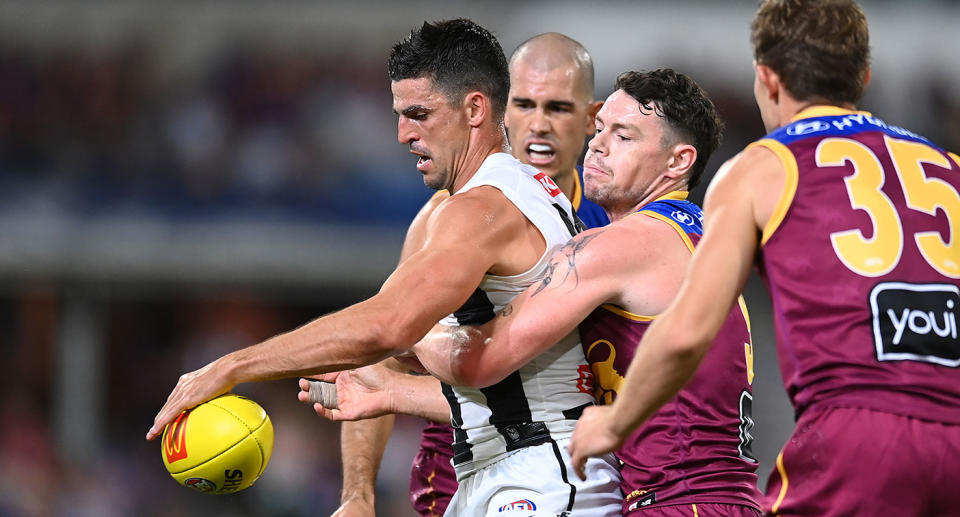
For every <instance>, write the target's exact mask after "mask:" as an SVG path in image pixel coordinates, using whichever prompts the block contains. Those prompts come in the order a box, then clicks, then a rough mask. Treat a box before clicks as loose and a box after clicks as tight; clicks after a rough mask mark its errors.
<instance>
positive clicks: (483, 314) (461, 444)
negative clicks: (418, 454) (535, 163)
mask: <svg viewBox="0 0 960 517" xmlns="http://www.w3.org/2000/svg"><path fill="white" fill-rule="evenodd" d="M481 185H490V186H493V187H496V188H497V189H499V190H500V191H501V192H502V193H503V195H504V196H505V197H506V198H507V199H509V200H510V201H511V202H512V203H513V204H514V205H515V206H516V207H517V208H518V209H519V210H520V211H521V212H522V213H523V214H524V215H525V216H526V217H527V219H528V220H530V221H531V222H532V223H533V224H534V225H535V226H536V227H537V228H538V229H539V230H540V233H541V234H542V235H543V238H544V239H545V240H546V244H547V247H546V251H545V252H544V254H543V256H542V257H541V259H540V261H539V262H538V263H537V264H536V265H535V266H533V267H532V268H531V269H530V270H528V271H526V272H524V273H522V274H519V275H515V276H494V275H485V276H484V278H483V281H482V282H481V283H480V286H479V287H478V288H477V290H476V292H475V293H474V294H473V296H471V297H470V299H469V300H468V301H467V303H466V304H464V306H463V307H461V308H460V309H459V310H458V311H457V312H455V313H454V314H451V315H450V316H448V317H447V318H445V319H444V320H443V321H442V322H441V323H443V324H446V325H477V324H482V323H485V322H487V321H489V320H490V319H492V318H493V317H494V315H495V314H496V313H497V312H499V311H500V310H501V309H502V308H503V307H504V306H505V305H507V304H508V303H510V301H511V300H513V298H514V297H516V295H517V294H519V293H521V292H522V291H523V290H524V289H526V287H527V286H529V285H531V284H532V283H534V282H536V281H538V280H540V278H541V277H542V276H543V274H544V272H545V271H546V269H547V267H548V266H549V263H550V258H551V256H552V255H553V253H554V252H555V251H556V250H558V249H559V248H560V247H561V246H563V245H564V244H566V243H567V241H569V240H570V238H571V237H572V236H573V235H575V234H576V233H578V232H579V231H580V230H581V229H582V228H578V227H577V225H576V223H575V219H574V215H573V209H572V207H571V205H570V202H569V201H568V200H567V198H566V197H565V196H564V195H563V193H562V192H561V191H560V189H559V188H557V186H556V184H555V183H553V180H551V179H550V177H549V176H547V175H545V174H543V173H541V172H539V171H537V170H536V169H534V168H533V167H530V166H528V165H524V164H523V163H521V162H520V161H518V160H517V159H516V158H514V157H512V156H510V155H508V154H503V153H497V154H494V155H491V156H490V157H488V158H487V159H486V160H485V161H484V162H483V165H481V167H480V169H479V170H478V171H477V172H476V174H475V175H474V176H473V178H471V179H470V181H468V182H467V184H466V185H465V186H464V187H463V188H462V189H461V190H460V191H459V192H458V194H460V193H462V192H466V191H468V190H470V189H472V188H475V187H479V186H481ZM458 194H454V195H458ZM585 363H586V362H585V361H584V358H583V351H582V350H581V347H580V340H579V336H578V334H577V332H576V331H574V332H571V333H570V334H569V335H567V336H566V337H565V338H563V339H562V340H561V341H560V342H559V343H557V344H556V345H554V346H553V347H551V348H550V349H548V350H547V351H546V352H544V353H543V354H542V355H540V356H539V357H537V358H535V359H533V360H532V361H530V362H529V363H528V364H527V365H525V366H523V367H522V368H520V369H519V370H517V371H515V372H513V373H512V374H510V375H509V376H508V377H507V378H506V379H504V380H503V381H501V382H499V383H497V384H495V385H493V386H490V387H488V388H482V389H473V388H464V387H451V386H449V385H444V387H443V391H444V395H446V397H447V401H448V402H449V403H450V409H451V421H452V423H453V426H454V444H453V450H454V457H453V463H454V467H455V469H456V471H457V478H458V479H463V478H464V477H466V476H467V475H469V474H470V473H472V472H474V471H476V470H478V469H480V468H483V467H484V466H486V465H489V464H491V463H493V462H495V461H497V460H499V459H501V458H503V457H505V456H506V455H508V454H510V453H512V452H513V451H516V450H519V449H521V448H524V447H529V446H532V445H539V444H543V443H547V442H550V441H551V440H556V439H558V438H563V437H568V436H570V434H571V433H572V432H573V428H574V425H575V424H576V419H577V418H578V417H579V416H580V413H581V412H582V411H583V409H584V408H585V407H587V406H589V405H591V404H593V403H594V399H593V394H592V393H591V392H590V391H589V390H588V389H586V385H587V384H588V382H589V375H590V374H589V370H588V368H587V366H586V364H585Z"/></svg>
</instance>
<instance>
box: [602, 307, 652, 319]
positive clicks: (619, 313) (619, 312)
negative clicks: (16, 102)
mask: <svg viewBox="0 0 960 517" xmlns="http://www.w3.org/2000/svg"><path fill="white" fill-rule="evenodd" d="M600 308H601V309H604V310H608V311H610V312H612V313H614V314H616V315H617V316H620V317H623V318H626V319H628V320H633V321H653V319H654V318H655V317H656V316H642V315H640V314H634V313H632V312H630V311H626V310H623V309H621V308H620V307H617V306H616V305H614V304H612V303H605V304H603V305H601V306H600Z"/></svg>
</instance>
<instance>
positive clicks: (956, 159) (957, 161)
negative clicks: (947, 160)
mask: <svg viewBox="0 0 960 517" xmlns="http://www.w3.org/2000/svg"><path fill="white" fill-rule="evenodd" d="M947 154H948V155H950V157H951V158H953V163H954V164H956V166H957V167H960V156H957V155H956V154H954V153H951V152H950V151H947Z"/></svg>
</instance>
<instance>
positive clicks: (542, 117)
mask: <svg viewBox="0 0 960 517" xmlns="http://www.w3.org/2000/svg"><path fill="white" fill-rule="evenodd" d="M510 72H511V73H510V95H509V98H510V101H509V103H508V104H507V111H506V115H505V120H504V122H505V124H506V126H507V135H508V138H509V139H510V147H512V148H513V155H514V156H516V157H517V158H518V159H520V161H522V162H525V163H529V164H530V165H533V166H534V167H536V168H538V169H540V170H541V171H543V172H544V173H546V174H547V175H548V176H550V177H553V178H558V177H560V176H562V175H564V174H569V173H571V172H572V171H573V169H574V167H576V165H577V160H579V159H580V153H581V152H582V151H583V144H584V141H585V140H586V138H587V137H588V136H589V135H591V134H592V133H593V115H592V113H591V111H590V104H591V102H592V101H593V99H589V98H587V95H586V92H584V91H583V88H582V87H581V86H580V84H581V77H580V73H581V72H580V71H579V70H578V69H577V68H576V67H575V66H574V65H572V64H571V65H570V66H563V67H557V68H553V69H552V70H543V69H542V68H539V67H537V66H531V65H530V64H528V63H525V62H523V61H520V62H517V63H514V64H513V66H512V67H511V70H510Z"/></svg>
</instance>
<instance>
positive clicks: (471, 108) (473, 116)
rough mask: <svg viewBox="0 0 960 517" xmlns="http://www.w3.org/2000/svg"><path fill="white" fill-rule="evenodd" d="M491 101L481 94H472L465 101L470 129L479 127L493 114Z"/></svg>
mask: <svg viewBox="0 0 960 517" xmlns="http://www.w3.org/2000/svg"><path fill="white" fill-rule="evenodd" d="M491 108H492V107H491V106H490V99H488V98H487V96H486V95H484V94H483V93H481V92H470V93H468V94H467V95H466V97H464V99H463V109H464V112H465V113H466V115H467V120H468V121H469V122H470V127H479V126H480V124H482V123H483V121H484V120H486V119H487V118H488V117H489V116H490V113H491Z"/></svg>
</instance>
